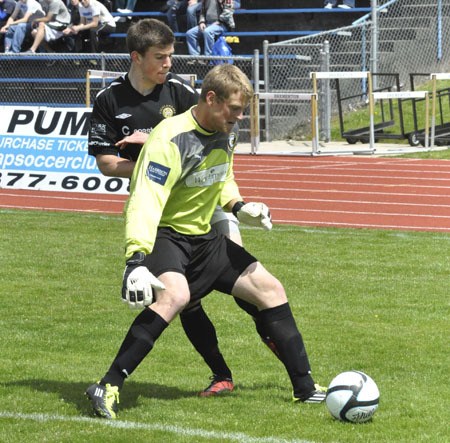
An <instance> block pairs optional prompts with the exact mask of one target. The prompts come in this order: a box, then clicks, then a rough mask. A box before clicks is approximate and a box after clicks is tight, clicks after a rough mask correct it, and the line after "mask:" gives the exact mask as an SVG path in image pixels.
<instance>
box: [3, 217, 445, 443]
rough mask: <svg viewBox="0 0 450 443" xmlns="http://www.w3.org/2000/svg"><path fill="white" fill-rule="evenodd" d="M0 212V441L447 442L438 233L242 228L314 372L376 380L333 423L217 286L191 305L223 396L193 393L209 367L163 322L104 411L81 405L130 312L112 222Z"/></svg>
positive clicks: (324, 378) (116, 220) (325, 377)
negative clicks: (96, 413)
mask: <svg viewBox="0 0 450 443" xmlns="http://www.w3.org/2000/svg"><path fill="white" fill-rule="evenodd" d="M0 214H1V220H2V229H1V230H0V238H1V245H2V252H1V255H0V257H1V261H0V264H1V266H0V276H1V278H0V285H1V293H2V297H1V300H2V308H1V309H2V316H1V321H0V331H1V342H2V353H1V377H0V398H1V406H0V423H1V430H0V441H2V442H125V441H126V442H128V441H130V442H161V443H163V442H164V443H167V442H186V443H197V442H245V443H278V442H290V443H291V442H294V441H295V442H303V443H308V442H310V443H312V442H314V443H318V442H333V443H336V442H345V443H347V442H348V443H361V442H371V443H372V442H380V443H381V442H382V443H385V442H444V441H449V433H448V423H449V422H450V407H449V406H450V405H449V398H450V388H449V384H448V373H449V346H448V339H449V322H448V321H449V297H448V294H449V283H450V236H449V235H446V234H438V233H420V232H396V231H377V230H353V229H313V228H300V227H291V226H275V228H274V230H273V231H272V232H270V233H262V232H261V231H258V230H255V229H246V228H243V236H244V241H245V244H246V245H247V248H248V249H249V250H250V251H251V252H253V253H254V254H255V255H256V256H257V257H258V258H259V259H260V260H261V261H262V262H263V263H264V264H265V265H266V267H267V268H268V269H269V270H270V271H272V272H273V273H274V274H275V275H276V276H277V277H278V278H279V279H280V280H281V281H282V282H283V283H284V285H285V287H286V289H287V292H288V294H289V297H290V302H291V305H292V309H293V311H294V315H295V316H296V318H297V321H298V324H299V327H300V329H301V331H302V333H303V336H304V339H305V342H306V345H307V349H308V351H309V355H310V359H311V363H312V367H313V371H314V376H315V378H316V379H317V381H319V382H321V383H322V384H324V385H326V384H328V383H329V382H330V381H331V379H332V378H333V377H334V376H335V375H337V374H338V373H340V372H342V371H346V370H350V369H358V370H362V371H365V372H367V373H368V374H369V375H370V376H372V377H373V378H374V380H375V381H376V382H377V384H378V387H379V389H380V392H381V401H380V406H379V409H378V411H377V413H376V414H375V417H374V419H373V421H372V422H369V423H366V424H360V425H354V424H344V423H341V422H338V421H335V420H334V419H332V418H331V416H330V415H329V413H328V411H327V409H326V407H325V405H303V404H300V405H299V404H293V403H292V402H291V391H290V384H289V381H288V378H287V375H286V373H285V371H284V369H283V368H282V366H281V364H280V363H279V361H278V360H277V359H276V358H275V357H274V356H273V355H272V354H271V353H270V351H269V350H267V349H266V348H265V346H264V345H263V344H262V343H260V341H259V339H258V337H257V334H256V333H255V331H254V327H253V324H252V321H251V319H250V318H249V317H248V316H247V315H246V314H245V313H243V312H242V311H240V309H239V308H238V307H237V306H236V305H235V303H234V302H233V301H232V299H230V298H229V297H228V296H224V295H221V294H218V293H215V294H212V295H210V296H208V297H207V298H206V299H205V300H204V305H205V307H206V310H207V312H208V313H209V314H210V316H211V318H212V319H213V321H214V323H215V325H216V327H217V330H218V335H219V339H220V343H221V348H222V351H223V353H224V355H225V357H226V359H227V361H228V362H229V365H230V366H231V368H232V369H233V376H234V380H235V383H236V386H237V387H236V390H235V392H233V393H232V394H231V395H229V396H226V397H223V398H210V399H201V398H198V397H196V392H197V391H199V390H201V389H203V388H204V387H205V386H206V385H207V384H208V377H209V375H210V374H209V371H208V369H207V367H206V366H205V364H204V363H203V361H201V358H200V357H199V355H198V354H196V352H195V351H194V350H193V348H192V347H191V345H190V343H189V342H188V340H187V339H186V337H185V336H184V333H183V331H182V329H181V327H180V324H179V321H178V320H176V321H175V322H174V323H173V324H172V325H171V326H170V327H169V328H168V329H167V330H166V332H165V333H164V334H163V336H162V337H161V338H160V340H159V341H158V342H157V344H156V347H155V349H154V350H153V351H152V353H151V354H150V355H149V357H148V358H147V359H146V360H145V361H144V363H143V364H142V365H141V366H140V367H139V368H138V370H137V371H136V372H135V373H134V374H133V376H132V377H131V378H130V379H129V380H128V381H127V383H126V384H125V387H124V389H123V391H122V394H121V398H120V401H121V403H120V405H119V407H120V411H119V419H118V420H117V421H115V422H110V421H103V420H100V419H96V418H93V417H92V415H91V411H90V408H89V404H88V402H87V400H86V399H85V398H84V395H83V392H84V390H85V388H86V387H87V386H88V385H89V384H91V383H92V382H95V381H96V380H97V379H98V378H99V377H100V376H102V375H103V373H104V372H105V370H106V369H107V367H108V366H109V364H110V362H111V360H112V358H113V356H114V355H115V352H116V350H117V349H118V346H119V344H120V342H121V340H122V338H123V335H124V333H125V331H126V330H127V329H128V326H129V324H130V323H131V321H132V319H133V318H134V316H135V315H136V313H135V312H132V311H130V310H129V309H128V308H127V307H126V306H125V305H124V304H123V303H122V302H121V301H120V286H121V277H122V276H121V274H122V271H123V257H122V250H123V241H122V240H123V226H122V218H121V217H108V216H102V215H95V214H93V215H86V214H71V213H68V214H63V213H47V212H26V211H6V210H3V211H0ZM446 343H447V344H446Z"/></svg>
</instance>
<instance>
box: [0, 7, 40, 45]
mask: <svg viewBox="0 0 450 443" xmlns="http://www.w3.org/2000/svg"><path fill="white" fill-rule="evenodd" d="M44 15H45V14H44V11H43V9H42V6H41V5H40V4H39V3H38V2H37V1H36V0H19V1H18V2H17V5H16V9H14V11H13V13H12V14H11V16H10V17H9V19H8V21H7V22H6V25H5V26H3V28H2V29H1V31H0V32H4V33H5V53H8V52H14V53H19V52H21V50H22V44H23V42H24V40H25V37H26V36H27V35H29V34H30V33H31V23H32V22H33V21H34V20H35V19H37V18H39V17H43V16H44Z"/></svg>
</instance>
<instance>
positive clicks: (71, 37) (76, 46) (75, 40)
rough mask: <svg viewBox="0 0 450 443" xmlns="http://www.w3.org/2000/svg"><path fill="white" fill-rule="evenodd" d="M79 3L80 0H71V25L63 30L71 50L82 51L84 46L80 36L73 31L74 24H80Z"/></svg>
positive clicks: (66, 43)
mask: <svg viewBox="0 0 450 443" xmlns="http://www.w3.org/2000/svg"><path fill="white" fill-rule="evenodd" d="M79 4H80V0H70V6H69V12H70V25H69V26H67V28H66V29H64V31H63V34H64V41H65V45H66V47H67V49H68V50H69V52H81V48H82V43H81V39H80V36H79V35H78V34H74V33H73V32H72V26H75V25H79V24H80V10H79V8H78V5H79Z"/></svg>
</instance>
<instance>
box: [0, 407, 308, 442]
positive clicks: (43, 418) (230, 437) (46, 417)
mask: <svg viewBox="0 0 450 443" xmlns="http://www.w3.org/2000/svg"><path fill="white" fill-rule="evenodd" d="M0 418H8V419H14V420H30V421H37V422H72V423H88V424H95V425H96V426H104V427H109V428H115V429H141V430H143V431H163V432H168V433H171V434H176V435H181V436H189V437H201V438H208V439H211V440H218V441H236V442H245V443H314V442H312V441H311V440H289V439H283V438H278V437H252V436H250V435H247V434H244V433H240V432H216V431H207V430H205V429H194V428H184V427H181V426H175V425H166V424H163V423H139V422H133V421H122V420H102V419H98V418H89V417H77V416H64V415H54V414H22V413H20V412H1V411H0Z"/></svg>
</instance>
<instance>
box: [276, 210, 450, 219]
mask: <svg viewBox="0 0 450 443" xmlns="http://www.w3.org/2000/svg"><path fill="white" fill-rule="evenodd" d="M270 210H271V211H288V212H320V213H321V214H351V215H373V216H377V217H392V216H395V217H418V218H420V217H421V218H425V217H426V218H436V219H449V220H450V215H432V214H408V213H402V212H368V211H338V210H333V209H304V208H275V207H271V208H270ZM275 221H278V220H275Z"/></svg>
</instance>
